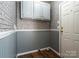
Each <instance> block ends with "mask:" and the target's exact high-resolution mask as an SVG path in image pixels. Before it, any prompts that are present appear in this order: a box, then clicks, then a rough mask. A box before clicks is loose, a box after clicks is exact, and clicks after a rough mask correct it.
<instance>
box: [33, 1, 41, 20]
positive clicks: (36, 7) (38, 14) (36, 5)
mask: <svg viewBox="0 0 79 59" xmlns="http://www.w3.org/2000/svg"><path fill="white" fill-rule="evenodd" d="M33 15H34V16H33V18H34V19H42V7H41V2H34V14H33Z"/></svg>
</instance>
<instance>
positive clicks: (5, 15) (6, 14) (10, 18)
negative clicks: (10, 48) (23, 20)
mask: <svg viewBox="0 0 79 59" xmlns="http://www.w3.org/2000/svg"><path fill="white" fill-rule="evenodd" d="M14 24H16V2H15V1H0V32H3V31H8V30H13V29H14Z"/></svg>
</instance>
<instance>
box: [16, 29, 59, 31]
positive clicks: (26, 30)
mask: <svg viewBox="0 0 79 59" xmlns="http://www.w3.org/2000/svg"><path fill="white" fill-rule="evenodd" d="M16 31H59V29H18V30H16Z"/></svg>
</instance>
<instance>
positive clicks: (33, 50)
mask: <svg viewBox="0 0 79 59" xmlns="http://www.w3.org/2000/svg"><path fill="white" fill-rule="evenodd" d="M45 49H49V47H46V48H41V49H40V50H41V51H43V50H45ZM38 50H39V49H37V50H32V51H28V52H23V53H19V54H17V56H16V57H18V56H20V55H25V54H29V53H34V52H37V51H38Z"/></svg>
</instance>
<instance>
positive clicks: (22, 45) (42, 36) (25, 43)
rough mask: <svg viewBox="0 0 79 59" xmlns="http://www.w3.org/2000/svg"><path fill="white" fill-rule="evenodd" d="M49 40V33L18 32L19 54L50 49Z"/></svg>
mask: <svg viewBox="0 0 79 59" xmlns="http://www.w3.org/2000/svg"><path fill="white" fill-rule="evenodd" d="M49 38H50V35H49V31H18V32H17V53H23V52H27V51H31V50H35V49H40V48H45V47H48V46H49V45H50V39H49Z"/></svg>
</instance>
